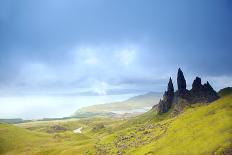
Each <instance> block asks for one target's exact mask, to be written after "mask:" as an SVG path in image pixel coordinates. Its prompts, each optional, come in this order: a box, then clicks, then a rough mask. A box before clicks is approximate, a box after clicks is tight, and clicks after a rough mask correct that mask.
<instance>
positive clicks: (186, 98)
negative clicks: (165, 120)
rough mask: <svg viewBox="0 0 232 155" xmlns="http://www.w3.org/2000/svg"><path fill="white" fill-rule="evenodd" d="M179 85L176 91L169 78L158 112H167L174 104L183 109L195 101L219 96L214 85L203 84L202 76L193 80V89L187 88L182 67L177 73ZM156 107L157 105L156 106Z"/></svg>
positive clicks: (202, 101)
mask: <svg viewBox="0 0 232 155" xmlns="http://www.w3.org/2000/svg"><path fill="white" fill-rule="evenodd" d="M177 86H178V90H177V91H176V92H174V87H173V83H172V79H171V78H170V79H169V82H168V88H167V91H165V93H164V95H163V99H162V100H160V102H159V104H158V106H157V107H158V113H159V114H162V113H165V112H167V111H168V110H169V109H170V108H171V107H172V106H173V105H174V106H175V107H178V109H183V108H182V106H183V105H184V104H185V103H187V104H195V103H210V102H212V101H215V100H217V99H218V98H219V95H218V94H217V92H216V91H215V90H214V89H213V88H212V86H211V85H210V84H209V82H208V81H207V83H205V84H204V85H202V84H201V78H199V77H196V79H195V80H194V81H193V84H192V89H191V90H187V89H186V80H185V78H184V74H183V72H182V71H181V69H180V68H179V69H178V73H177ZM154 107H155V106H154Z"/></svg>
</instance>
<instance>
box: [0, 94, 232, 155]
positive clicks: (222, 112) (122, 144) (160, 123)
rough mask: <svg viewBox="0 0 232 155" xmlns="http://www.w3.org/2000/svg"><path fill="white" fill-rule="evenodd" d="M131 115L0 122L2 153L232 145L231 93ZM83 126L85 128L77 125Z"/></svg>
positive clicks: (201, 151)
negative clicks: (203, 101) (179, 108)
mask: <svg viewBox="0 0 232 155" xmlns="http://www.w3.org/2000/svg"><path fill="white" fill-rule="evenodd" d="M173 110H174V109H170V110H169V111H168V112H166V113H163V114H159V115H157V111H156V110H155V109H152V110H150V111H148V112H146V113H144V114H142V115H140V116H137V117H134V118H128V119H124V118H123V119H119V118H108V117H102V116H101V117H94V118H89V119H71V120H62V121H38V122H28V123H22V124H18V125H17V126H14V125H8V124H0V154H32V155H33V154H70V155H72V154H90V155H94V154H98V155H101V154H105V155H107V154H108V155H114V154H128V155H134V154H136V155H144V154H147V155H148V154H155V155H163V154H165V155H180V154H188V155H195V154H196V155H212V154H231V151H232V123H231V122H232V115H231V113H232V95H227V96H224V97H221V98H220V99H218V100H216V101H214V102H212V103H210V104H194V105H189V106H186V107H185V109H184V111H183V113H181V114H179V115H177V116H175V117H173V116H172V115H171V113H172V111H173ZM79 127H83V129H82V133H81V134H75V133H73V132H72V131H73V130H74V129H76V128H79Z"/></svg>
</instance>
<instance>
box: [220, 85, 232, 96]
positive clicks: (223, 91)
mask: <svg viewBox="0 0 232 155" xmlns="http://www.w3.org/2000/svg"><path fill="white" fill-rule="evenodd" d="M218 94H219V95H220V96H226V95H230V94H232V87H226V88H223V89H221V90H220V91H219V92H218Z"/></svg>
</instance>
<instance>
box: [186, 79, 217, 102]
mask: <svg viewBox="0 0 232 155" xmlns="http://www.w3.org/2000/svg"><path fill="white" fill-rule="evenodd" d="M190 94H191V103H210V102H212V101H214V100H216V99H218V98H219V95H218V94H217V92H216V91H215V90H214V89H213V88H212V86H211V85H210V84H209V82H208V81H207V82H206V83H205V84H204V85H202V84H201V78H199V77H196V79H195V80H194V81H193V84H192V89H191V90H190Z"/></svg>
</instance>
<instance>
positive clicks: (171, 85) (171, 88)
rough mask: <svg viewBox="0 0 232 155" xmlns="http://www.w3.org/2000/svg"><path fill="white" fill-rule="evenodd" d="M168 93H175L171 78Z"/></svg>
mask: <svg viewBox="0 0 232 155" xmlns="http://www.w3.org/2000/svg"><path fill="white" fill-rule="evenodd" d="M168 92H174V87H173V83H172V78H171V77H170V79H169V82H168Z"/></svg>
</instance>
